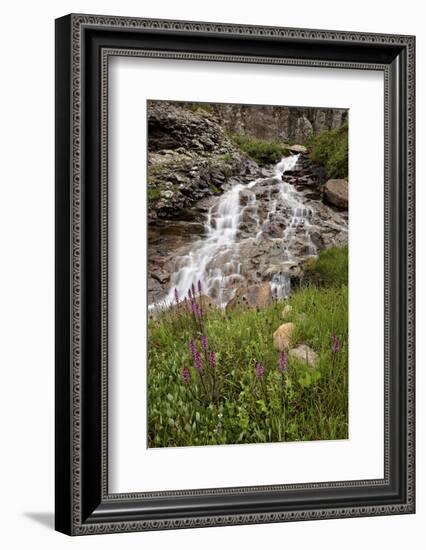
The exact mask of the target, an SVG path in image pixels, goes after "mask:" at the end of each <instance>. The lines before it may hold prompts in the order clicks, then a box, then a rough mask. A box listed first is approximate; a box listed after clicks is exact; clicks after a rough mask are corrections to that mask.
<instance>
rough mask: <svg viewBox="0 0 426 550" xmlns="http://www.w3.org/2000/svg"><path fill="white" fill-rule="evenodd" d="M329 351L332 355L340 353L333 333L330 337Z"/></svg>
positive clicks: (338, 343)
mask: <svg viewBox="0 0 426 550" xmlns="http://www.w3.org/2000/svg"><path fill="white" fill-rule="evenodd" d="M331 351H332V352H333V353H339V351H340V342H339V339H338V338H337V335H336V333H335V332H333V334H332V335H331Z"/></svg>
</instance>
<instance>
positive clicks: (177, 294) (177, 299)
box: [175, 288, 179, 304]
mask: <svg viewBox="0 0 426 550" xmlns="http://www.w3.org/2000/svg"><path fill="white" fill-rule="evenodd" d="M175 301H176V304H178V303H179V292H178V289H177V288H175Z"/></svg>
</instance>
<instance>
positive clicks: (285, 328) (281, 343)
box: [273, 323, 296, 351]
mask: <svg viewBox="0 0 426 550" xmlns="http://www.w3.org/2000/svg"><path fill="white" fill-rule="evenodd" d="M295 328H296V327H295V325H294V323H284V324H282V325H280V326H279V327H278V328H277V330H276V331H275V332H274V334H273V342H274V348H275V349H277V350H278V351H286V350H288V349H289V348H290V344H291V339H292V337H293V334H294V329H295Z"/></svg>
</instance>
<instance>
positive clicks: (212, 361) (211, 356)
mask: <svg viewBox="0 0 426 550" xmlns="http://www.w3.org/2000/svg"><path fill="white" fill-rule="evenodd" d="M207 359H208V362H209V365H210V366H211V367H213V368H214V367H215V366H216V353H215V352H214V351H209V353H208V354H207Z"/></svg>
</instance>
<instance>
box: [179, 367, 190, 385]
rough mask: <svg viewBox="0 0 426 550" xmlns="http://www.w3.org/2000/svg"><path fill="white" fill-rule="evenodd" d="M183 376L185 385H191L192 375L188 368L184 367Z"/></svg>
mask: <svg viewBox="0 0 426 550" xmlns="http://www.w3.org/2000/svg"><path fill="white" fill-rule="evenodd" d="M181 375H182V380H183V383H184V384H189V380H190V378H191V375H190V373H189V369H188V367H183V369H182V371H181Z"/></svg>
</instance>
